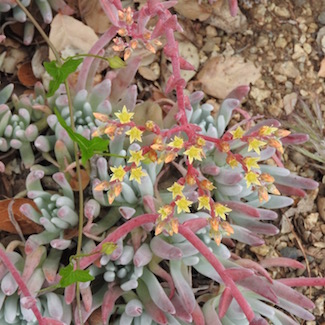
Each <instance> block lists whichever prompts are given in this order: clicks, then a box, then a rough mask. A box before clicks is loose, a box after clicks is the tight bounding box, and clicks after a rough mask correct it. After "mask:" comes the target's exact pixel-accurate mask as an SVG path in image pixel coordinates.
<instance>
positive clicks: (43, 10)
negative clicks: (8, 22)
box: [0, 0, 74, 45]
mask: <svg viewBox="0 0 325 325" xmlns="http://www.w3.org/2000/svg"><path fill="white" fill-rule="evenodd" d="M30 3H31V1H30V0H22V1H21V4H22V5H23V6H24V7H26V8H28V6H29V5H30ZM35 4H36V6H37V8H38V10H39V12H40V14H41V17H42V19H43V22H44V23H45V24H50V23H51V22H52V19H53V14H52V10H55V11H57V12H61V13H62V14H65V15H72V14H73V13H74V11H73V9H72V8H70V7H69V6H68V5H67V4H66V3H65V1H64V0H42V1H35ZM0 12H2V13H7V12H12V18H13V19H14V20H15V21H17V22H19V23H24V38H23V41H24V44H25V45H30V44H31V43H32V41H33V38H34V33H35V26H34V25H33V23H32V22H30V21H29V20H28V19H27V16H26V13H25V12H24V11H23V10H22V9H21V8H20V7H19V6H18V5H17V3H16V1H11V0H4V1H2V2H1V6H0Z"/></svg>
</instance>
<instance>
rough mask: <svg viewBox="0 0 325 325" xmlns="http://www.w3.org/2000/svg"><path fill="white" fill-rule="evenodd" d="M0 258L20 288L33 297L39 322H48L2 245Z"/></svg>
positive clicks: (25, 294) (31, 306)
mask: <svg viewBox="0 0 325 325" xmlns="http://www.w3.org/2000/svg"><path fill="white" fill-rule="evenodd" d="M0 258H1V260H2V262H3V263H4V264H5V265H6V267H7V269H8V270H9V272H10V273H11V275H12V276H13V278H14V279H15V281H16V282H17V284H18V286H19V289H20V290H21V292H22V293H23V295H24V296H25V297H27V298H29V297H30V298H31V301H32V303H31V305H30V308H31V309H32V311H33V313H34V315H35V317H36V319H37V320H38V323H39V324H40V325H46V324H48V323H47V321H46V320H45V319H44V318H43V317H42V315H41V312H40V311H39V309H38V307H37V305H36V299H35V298H33V297H32V295H31V293H30V292H29V290H28V288H27V286H26V284H25V282H24V280H23V279H22V277H21V275H20V274H19V272H18V270H17V269H16V267H15V266H14V265H13V264H12V262H11V261H10V259H9V258H8V256H7V254H6V252H5V251H4V249H3V248H1V247H0ZM60 324H62V323H61V322H60Z"/></svg>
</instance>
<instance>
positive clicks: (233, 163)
mask: <svg viewBox="0 0 325 325" xmlns="http://www.w3.org/2000/svg"><path fill="white" fill-rule="evenodd" d="M226 162H227V164H228V165H229V166H230V167H231V168H235V167H237V166H238V161H237V160H236V158H235V157H233V156H228V157H227V159H226Z"/></svg>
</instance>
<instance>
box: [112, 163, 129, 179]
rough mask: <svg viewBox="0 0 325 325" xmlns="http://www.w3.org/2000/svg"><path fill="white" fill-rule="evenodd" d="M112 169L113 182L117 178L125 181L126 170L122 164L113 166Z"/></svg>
mask: <svg viewBox="0 0 325 325" xmlns="http://www.w3.org/2000/svg"><path fill="white" fill-rule="evenodd" d="M111 171H112V172H113V175H112V178H111V182H113V181H115V180H119V181H120V182H122V181H123V178H124V176H125V174H126V172H125V170H124V168H123V167H122V166H118V167H111Z"/></svg>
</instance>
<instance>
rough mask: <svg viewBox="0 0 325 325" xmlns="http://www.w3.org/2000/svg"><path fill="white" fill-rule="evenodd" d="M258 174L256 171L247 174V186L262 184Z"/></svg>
mask: <svg viewBox="0 0 325 325" xmlns="http://www.w3.org/2000/svg"><path fill="white" fill-rule="evenodd" d="M258 176H259V175H258V174H256V173H254V172H248V173H247V174H246V175H245V177H244V178H245V179H246V183H247V188H249V187H250V185H251V184H254V185H261V183H260V181H259V180H258Z"/></svg>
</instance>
